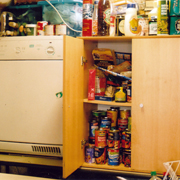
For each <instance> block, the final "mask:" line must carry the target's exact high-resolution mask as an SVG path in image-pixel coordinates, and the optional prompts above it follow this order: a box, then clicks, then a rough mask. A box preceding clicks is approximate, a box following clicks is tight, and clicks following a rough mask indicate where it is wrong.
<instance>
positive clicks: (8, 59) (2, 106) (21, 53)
mask: <svg viewBox="0 0 180 180" xmlns="http://www.w3.org/2000/svg"><path fill="white" fill-rule="evenodd" d="M62 118H63V36H26V37H1V38H0V151H1V152H13V153H25V154H35V155H45V156H46V155H47V156H59V157H62V154H63V137H62V136H63V132H62V131H63V129H62Z"/></svg>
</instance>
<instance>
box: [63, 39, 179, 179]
mask: <svg viewBox="0 0 180 180" xmlns="http://www.w3.org/2000/svg"><path fill="white" fill-rule="evenodd" d="M179 37H180V36H160V37H82V38H72V37H67V36H66V38H65V50H64V54H65V58H64V59H65V63H64V69H65V71H64V84H65V85H64V102H63V103H64V107H63V108H64V111H63V112H64V114H63V115H64V122H63V126H64V127H63V146H64V147H63V148H64V149H63V153H64V155H63V177H64V178H66V177H67V176H69V175H70V174H71V173H72V172H73V171H75V170H76V169H77V168H79V167H81V166H83V167H90V168H99V169H112V170H123V171H131V172H147V173H150V171H152V170H155V171H157V172H158V173H162V172H164V171H165V168H164V166H163V163H164V162H167V161H172V160H179V158H180V150H179V146H180V142H179V137H180V125H179V123H180V122H179V117H180V110H179V109H180V93H179V89H180V50H179V47H180V38H179ZM96 47H108V48H111V49H115V50H117V51H120V52H132V76H133V78H132V104H131V103H115V102H101V101H88V100H87V89H88V70H89V68H90V67H91V66H92V65H93V59H92V50H93V49H94V48H96ZM81 57H84V59H85V60H87V62H86V63H84V64H83V63H82V58H81ZM100 105H104V106H107V107H108V106H112V105H113V106H119V107H129V108H131V111H132V156H131V168H126V167H124V166H123V165H120V166H109V165H96V164H87V163H84V148H83V147H82V145H81V141H82V140H84V139H86V140H87V139H88V121H89V115H90V112H91V110H92V109H98V108H99V106H100Z"/></svg>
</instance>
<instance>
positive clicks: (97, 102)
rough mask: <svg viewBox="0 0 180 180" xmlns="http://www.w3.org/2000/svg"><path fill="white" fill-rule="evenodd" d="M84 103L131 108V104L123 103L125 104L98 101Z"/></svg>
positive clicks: (85, 101)
mask: <svg viewBox="0 0 180 180" xmlns="http://www.w3.org/2000/svg"><path fill="white" fill-rule="evenodd" d="M83 102H84V103H91V104H102V105H110V106H126V107H127V106H128V107H131V103H129V102H125V103H118V102H115V101H98V100H88V99H84V100H83Z"/></svg>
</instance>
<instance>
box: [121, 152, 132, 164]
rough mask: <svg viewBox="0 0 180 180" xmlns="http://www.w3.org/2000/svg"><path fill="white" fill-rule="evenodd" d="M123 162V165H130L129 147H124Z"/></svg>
mask: <svg viewBox="0 0 180 180" xmlns="http://www.w3.org/2000/svg"><path fill="white" fill-rule="evenodd" d="M123 162H124V166H125V167H131V150H130V149H124V151H123Z"/></svg>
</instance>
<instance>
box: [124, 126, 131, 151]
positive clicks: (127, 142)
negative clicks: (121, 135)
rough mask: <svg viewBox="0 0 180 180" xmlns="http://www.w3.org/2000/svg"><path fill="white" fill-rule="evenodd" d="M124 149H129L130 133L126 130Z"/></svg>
mask: <svg viewBox="0 0 180 180" xmlns="http://www.w3.org/2000/svg"><path fill="white" fill-rule="evenodd" d="M124 148H126V149H130V148H131V132H130V131H129V130H128V129H126V131H125V141H124Z"/></svg>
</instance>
